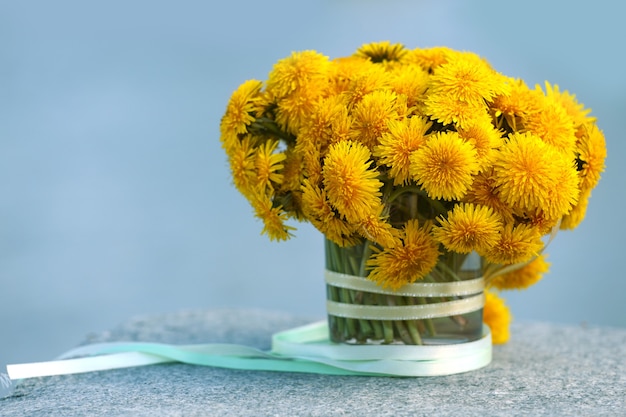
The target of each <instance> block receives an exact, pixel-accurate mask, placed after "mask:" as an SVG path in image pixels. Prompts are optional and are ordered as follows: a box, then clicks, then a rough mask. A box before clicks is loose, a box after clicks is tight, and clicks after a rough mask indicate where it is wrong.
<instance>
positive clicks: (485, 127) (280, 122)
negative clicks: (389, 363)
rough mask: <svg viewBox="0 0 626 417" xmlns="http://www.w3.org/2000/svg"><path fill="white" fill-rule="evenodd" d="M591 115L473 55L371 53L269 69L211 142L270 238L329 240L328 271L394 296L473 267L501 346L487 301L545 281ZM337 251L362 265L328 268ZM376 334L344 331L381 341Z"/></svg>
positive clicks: (592, 165)
mask: <svg viewBox="0 0 626 417" xmlns="http://www.w3.org/2000/svg"><path fill="white" fill-rule="evenodd" d="M589 112H590V111H589V110H588V109H585V108H584V106H583V105H582V104H580V103H578V102H577V101H576V99H575V96H574V95H572V94H569V93H568V92H566V91H560V90H559V88H558V86H556V85H550V84H548V83H546V84H545V91H544V90H543V89H542V88H541V87H540V86H537V87H535V88H534V89H531V88H529V87H528V86H527V85H526V84H525V83H524V82H523V81H522V80H519V79H514V78H510V77H507V76H505V75H502V74H500V73H498V72H496V71H495V70H494V69H493V68H492V67H491V66H490V65H489V64H488V63H487V62H486V61H485V60H484V59H482V58H480V57H479V56H477V55H475V54H473V53H470V52H460V51H455V50H452V49H449V48H446V47H435V48H429V49H407V48H405V47H404V46H403V45H400V44H390V43H389V42H379V43H371V44H366V45H363V46H362V47H361V48H359V49H358V50H357V51H356V53H355V54H354V55H352V56H348V57H342V58H338V59H329V58H328V57H326V56H324V55H322V54H320V53H318V52H315V51H304V52H296V53H293V54H292V55H291V56H289V57H287V58H285V59H282V60H280V61H278V62H277V63H276V64H275V66H274V67H273V69H272V71H271V72H270V74H269V77H268V80H267V81H266V82H262V81H256V80H249V81H246V82H244V83H243V84H242V85H241V86H240V87H239V88H237V90H236V91H235V92H234V93H233V94H232V97H231V98H230V101H229V103H228V106H227V108H226V112H225V114H224V116H223V118H222V120H221V125H220V132H221V143H222V146H223V148H224V150H225V151H226V153H227V155H228V159H229V162H230V168H231V170H232V178H233V182H234V185H235V186H236V187H237V189H238V190H239V191H240V192H241V193H242V194H243V195H244V196H245V197H246V198H247V199H248V200H249V202H250V204H251V205H252V207H253V209H254V212H255V214H256V216H257V217H258V218H260V219H261V220H262V221H263V224H264V228H263V233H265V234H267V235H268V236H269V238H270V239H272V240H283V239H287V238H289V237H290V236H291V231H292V230H293V229H294V228H293V227H292V226H290V225H288V224H287V223H286V222H287V221H288V220H289V219H295V220H298V221H308V222H310V223H312V224H313V225H314V226H315V227H316V228H317V229H318V230H320V231H321V232H322V233H323V234H324V236H325V238H326V241H327V247H326V248H327V252H326V256H327V268H328V269H331V270H334V271H336V272H341V273H346V274H352V275H358V276H363V277H367V278H369V279H370V280H372V281H373V282H376V283H377V284H379V285H380V286H382V287H385V288H390V289H398V288H401V287H402V286H403V285H405V284H408V283H414V282H419V281H424V280H427V281H430V282H438V281H443V280H446V279H453V280H454V279H463V277H462V271H461V270H460V265H461V264H463V263H464V261H465V260H466V259H467V256H469V255H470V254H478V255H479V256H480V260H481V262H480V263H479V268H480V273H481V274H482V275H483V276H484V278H485V281H486V285H487V291H486V292H485V296H486V299H485V305H484V310H483V320H484V321H485V322H486V323H487V324H488V325H489V326H490V327H491V330H492V338H493V341H494V343H504V342H506V341H507V340H508V337H509V331H508V326H509V322H510V313H509V311H508V309H507V307H506V306H505V305H504V303H503V300H502V299H501V298H499V297H498V296H497V295H496V292H497V290H508V289H521V288H525V287H528V286H529V285H532V284H534V283H535V282H537V281H538V280H539V279H540V278H541V275H542V274H543V273H545V272H546V271H547V269H548V263H547V262H546V260H545V254H543V253H542V252H543V249H544V247H545V244H546V240H547V239H546V238H545V237H546V236H549V235H553V234H554V232H555V231H556V230H557V229H573V228H575V227H576V226H577V225H578V224H579V223H580V221H581V220H582V219H583V217H584V215H585V211H586V208H587V202H588V200H589V197H590V195H591V190H592V189H593V188H594V187H595V186H596V184H597V183H598V180H599V178H600V173H601V172H602V171H603V169H604V159H605V157H606V147H605V140H604V136H603V133H602V132H601V131H600V130H599V129H598V127H597V125H596V119H595V118H594V117H591V116H590V115H589ZM344 248H345V249H347V250H353V251H354V250H356V251H357V252H358V253H359V254H360V257H353V258H350V257H345V256H343V257H342V256H338V255H337V254H338V253H340V252H339V251H340V250H341V249H344ZM355 260H356V261H355ZM450 277H452V278H450ZM343 295H344V296H345V297H347V298H348V299H351V300H352V301H354V302H357V301H356V300H355V298H358V297H359V295H358V294H356V295H355V294H354V293H352V294H347V295H346V294H345V292H343ZM334 296H336V297H339V298H341V296H342V293H340V294H339V295H336V294H335V295H334ZM457 321H458V320H457ZM386 324H389V323H387V322H384V321H383V322H382V328H381V326H380V324H379V323H369V324H368V323H360V322H359V323H356V324H355V323H351V322H350V320H349V319H348V320H347V321H346V322H345V323H343V322H342V323H340V326H339V327H340V328H341V329H340V330H341V331H342V332H348V338H349V337H353V338H356V339H359V338H361V339H363V338H368V337H371V338H373V337H374V336H373V335H372V334H375V335H377V337H379V338H383V343H385V342H392V338H393V337H394V336H393V335H392V334H391V333H390V331H389V328H385V327H384V326H385V325H386ZM429 324H430V322H429V321H418V322H417V323H415V324H414V325H412V326H408V327H406V328H404V330H405V331H403V332H401V338H402V341H403V342H404V343H421V337H420V335H421V336H422V337H423V335H425V334H428V333H429V332H431V333H434V332H435V331H436V330H435V329H434V328H433V327H432V326H430V325H429ZM389 327H391V328H392V331H393V329H395V328H394V327H393V325H392V324H389ZM400 330H401V329H400ZM406 330H408V332H407V331H406ZM351 332H352V333H351Z"/></svg>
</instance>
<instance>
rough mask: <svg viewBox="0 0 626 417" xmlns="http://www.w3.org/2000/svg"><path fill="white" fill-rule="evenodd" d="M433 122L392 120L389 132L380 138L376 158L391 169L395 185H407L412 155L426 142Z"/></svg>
mask: <svg viewBox="0 0 626 417" xmlns="http://www.w3.org/2000/svg"><path fill="white" fill-rule="evenodd" d="M431 126H432V122H430V121H429V120H428V119H425V118H423V117H419V116H413V117H411V118H408V119H404V120H391V121H390V122H389V123H388V124H387V127H388V129H389V131H388V132H386V133H383V135H382V136H381V137H380V144H379V145H378V146H376V147H375V148H374V156H376V157H378V158H380V160H379V164H381V165H386V166H387V167H389V176H390V177H391V178H393V183H394V185H399V184H407V183H408V182H409V179H410V176H411V174H410V167H411V161H410V157H411V154H412V153H413V152H414V151H416V150H418V149H419V148H420V147H421V146H422V145H423V144H424V143H425V142H426V138H425V135H426V132H427V131H428V129H430V127H431Z"/></svg>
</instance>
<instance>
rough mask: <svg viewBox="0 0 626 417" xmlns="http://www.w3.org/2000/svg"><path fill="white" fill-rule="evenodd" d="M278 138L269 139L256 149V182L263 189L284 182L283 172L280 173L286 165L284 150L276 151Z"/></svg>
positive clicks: (271, 187)
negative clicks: (284, 163) (284, 162)
mask: <svg viewBox="0 0 626 417" xmlns="http://www.w3.org/2000/svg"><path fill="white" fill-rule="evenodd" d="M277 147H278V141H277V140H268V141H267V142H265V143H263V144H261V145H260V146H259V147H258V148H257V149H256V154H255V160H254V166H255V168H256V184H257V186H259V187H261V188H262V189H265V188H270V189H272V190H273V189H274V185H279V184H281V183H282V182H283V174H282V173H280V172H279V171H281V170H282V169H283V167H284V165H283V164H282V162H283V161H284V160H285V158H286V157H285V154H284V153H283V152H276V148H277Z"/></svg>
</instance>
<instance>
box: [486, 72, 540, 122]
mask: <svg viewBox="0 0 626 417" xmlns="http://www.w3.org/2000/svg"><path fill="white" fill-rule="evenodd" d="M508 84H509V86H510V91H509V93H508V94H506V95H499V96H496V97H495V98H494V100H493V102H492V103H490V105H489V107H490V108H491V110H492V111H493V112H494V114H495V116H496V118H497V120H498V122H497V124H496V127H497V128H498V129H504V130H508V131H513V132H519V131H521V130H522V129H523V123H522V120H521V117H522V116H523V115H526V114H527V113H534V112H536V111H537V110H538V109H539V107H540V106H539V101H540V98H539V97H538V96H540V95H541V93H539V92H537V91H536V90H531V89H530V88H528V86H527V85H526V83H525V82H524V81H523V80H520V79H514V78H509V79H508Z"/></svg>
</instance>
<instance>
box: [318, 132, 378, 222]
mask: <svg viewBox="0 0 626 417" xmlns="http://www.w3.org/2000/svg"><path fill="white" fill-rule="evenodd" d="M370 157H371V154H370V151H369V150H368V149H367V148H366V147H365V146H364V145H362V144H360V143H358V142H352V141H342V142H338V143H335V144H333V145H331V146H330V147H329V148H328V153H327V155H326V157H325V158H324V168H323V177H324V180H323V181H324V188H325V190H326V193H327V195H328V199H329V201H330V203H331V205H332V206H333V207H334V208H336V209H337V211H339V213H340V214H341V215H342V216H344V217H345V218H346V220H347V221H348V222H350V223H358V222H359V221H361V220H362V219H364V218H365V217H367V215H368V214H370V213H372V212H374V211H376V209H377V208H378V207H379V206H380V204H381V201H380V195H381V193H380V191H379V190H380V187H381V186H382V182H380V181H379V180H378V172H377V171H376V170H374V169H370V166H371V165H372V161H371V159H370Z"/></svg>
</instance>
